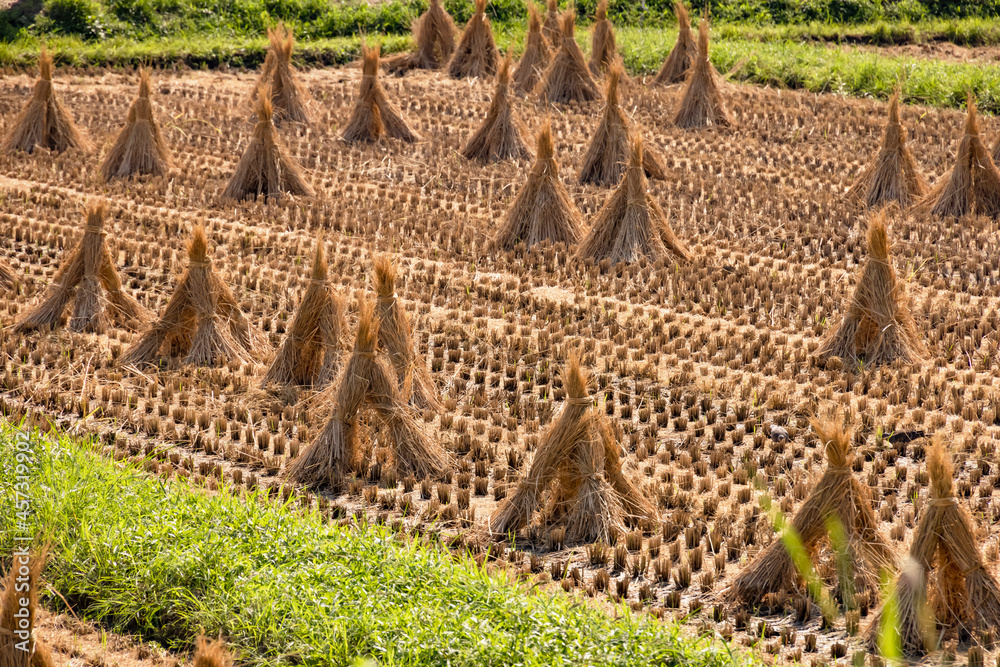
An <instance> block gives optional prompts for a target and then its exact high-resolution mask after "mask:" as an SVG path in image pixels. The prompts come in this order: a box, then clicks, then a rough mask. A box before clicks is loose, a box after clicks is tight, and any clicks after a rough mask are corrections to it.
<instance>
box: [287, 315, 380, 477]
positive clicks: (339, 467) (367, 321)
mask: <svg viewBox="0 0 1000 667" xmlns="http://www.w3.org/2000/svg"><path fill="white" fill-rule="evenodd" d="M378 328H379V322H378V319H377V318H376V317H375V311H374V308H373V307H372V304H371V302H370V301H368V300H366V299H363V298H361V297H360V296H359V297H358V329H357V332H356V334H355V338H354V351H353V352H352V353H351V357H350V359H349V360H348V362H347V365H346V366H345V367H344V371H343V372H342V373H341V375H340V379H339V384H338V386H337V390H336V393H335V394H334V402H333V412H332V413H331V414H330V418H329V419H328V420H327V422H326V425H325V426H324V427H323V430H322V431H320V434H319V436H317V438H316V440H314V441H313V443H312V444H311V445H310V446H309V447H308V448H306V450H305V452H303V455H302V456H300V457H299V458H298V459H296V460H295V461H293V462H292V463H291V465H290V466H289V468H288V475H289V477H290V478H291V479H293V480H294V481H296V482H298V483H300V484H304V485H306V486H308V487H318V486H324V485H330V484H332V483H333V481H334V479H336V478H337V477H338V476H340V475H342V474H343V473H344V472H345V471H346V470H347V469H348V468H349V467H355V466H356V464H357V463H356V462H357V459H358V458H359V455H360V452H361V446H360V442H359V440H360V433H359V430H360V429H359V419H360V416H361V415H360V413H361V408H362V406H363V404H364V401H365V394H366V393H367V392H368V386H367V378H369V377H371V374H372V371H371V368H372V366H374V365H375V346H376V345H377V343H378Z"/></svg>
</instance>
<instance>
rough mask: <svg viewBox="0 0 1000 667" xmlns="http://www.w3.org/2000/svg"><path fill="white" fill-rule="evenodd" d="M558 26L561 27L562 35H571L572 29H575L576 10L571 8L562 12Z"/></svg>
mask: <svg viewBox="0 0 1000 667" xmlns="http://www.w3.org/2000/svg"><path fill="white" fill-rule="evenodd" d="M559 26H560V27H561V28H562V33H563V36H564V37H572V36H573V31H574V30H576V11H574V10H573V9H572V8H571V9H567V10H566V11H565V12H563V14H562V16H561V17H559Z"/></svg>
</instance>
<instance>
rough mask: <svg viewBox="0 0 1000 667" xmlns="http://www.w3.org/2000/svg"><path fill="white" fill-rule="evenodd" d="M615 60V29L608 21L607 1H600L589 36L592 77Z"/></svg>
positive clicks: (616, 57)
mask: <svg viewBox="0 0 1000 667" xmlns="http://www.w3.org/2000/svg"><path fill="white" fill-rule="evenodd" d="M617 59H618V47H617V44H616V41H615V27H614V26H613V25H611V21H609V20H608V0H600V2H598V3H597V12H596V16H595V18H594V27H593V28H592V29H591V34H590V62H589V63H588V66H589V67H590V71H591V73H592V74H593V75H594V76H600V75H601V73H602V72H604V71H605V70H607V68H608V67H611V66H612V65H613V64H614V63H615V61H616V60H617ZM623 73H624V72H623Z"/></svg>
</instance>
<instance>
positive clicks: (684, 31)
mask: <svg viewBox="0 0 1000 667" xmlns="http://www.w3.org/2000/svg"><path fill="white" fill-rule="evenodd" d="M674 13H675V14H676V15H677V29H678V33H677V43H676V44H674V48H673V49H671V51H670V55H668V56H667V58H666V60H664V61H663V65H662V66H661V67H660V71H659V72H657V73H656V76H655V77H654V78H653V83H654V84H659V85H670V84H673V83H681V82H682V81H684V79H685V78H686V77H687V73H688V71H689V70H690V69H691V66H692V65H694V63H695V60H697V58H698V45H697V43H695V41H694V33H692V32H691V18H690V17H689V16H688V11H687V8H686V7H685V6H684V3H683V2H675V3H674Z"/></svg>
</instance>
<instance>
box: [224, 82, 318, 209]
mask: <svg viewBox="0 0 1000 667" xmlns="http://www.w3.org/2000/svg"><path fill="white" fill-rule="evenodd" d="M255 104H256V106H257V123H256V124H255V125H254V128H253V135H252V136H251V137H250V143H249V144H248V145H247V147H246V150H244V151H243V156H242V157H240V161H239V163H238V164H237V165H236V172H235V173H234V174H233V177H232V178H231V179H230V180H229V184H228V185H227V186H226V189H225V190H224V191H223V193H222V196H223V197H226V198H228V199H249V198H253V197H264V198H265V199H266V198H272V197H280V196H281V195H283V194H290V195H296V196H302V197H311V196H312V195H313V191H312V188H311V187H309V185H308V184H307V183H306V182H305V180H304V178H303V176H302V167H301V166H300V165H299V164H298V163H297V162H296V161H295V159H294V158H293V157H292V156H291V155H289V153H288V149H287V148H285V145H284V144H283V143H282V142H281V139H279V138H278V132H277V130H276V129H275V127H274V122H273V120H274V108H273V106H272V103H271V94H270V89H269V88H268V86H267V85H265V86H264V87H263V88H261V90H260V95H259V96H258V97H257V101H256V103H255Z"/></svg>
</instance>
